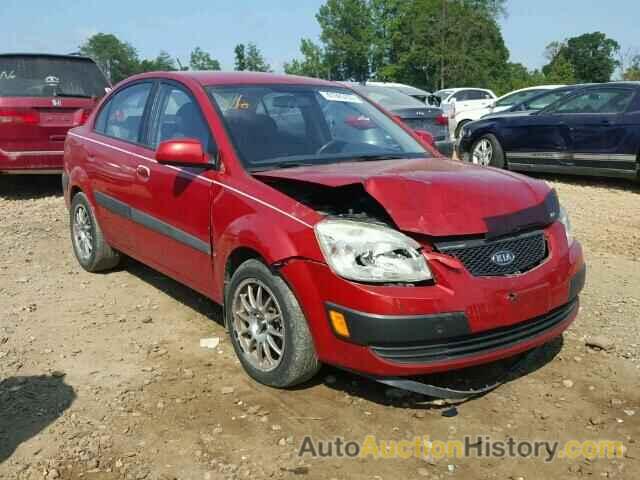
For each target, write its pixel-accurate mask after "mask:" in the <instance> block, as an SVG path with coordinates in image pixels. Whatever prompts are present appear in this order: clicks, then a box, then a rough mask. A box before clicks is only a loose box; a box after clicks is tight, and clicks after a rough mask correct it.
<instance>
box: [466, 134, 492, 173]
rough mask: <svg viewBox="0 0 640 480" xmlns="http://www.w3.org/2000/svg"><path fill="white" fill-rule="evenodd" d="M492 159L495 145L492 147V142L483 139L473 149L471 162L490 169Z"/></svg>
mask: <svg viewBox="0 0 640 480" xmlns="http://www.w3.org/2000/svg"><path fill="white" fill-rule="evenodd" d="M492 159H493V145H491V142H490V141H489V140H488V139H486V138H483V139H481V140H480V141H479V142H478V143H476V145H475V147H474V148H473V152H472V153H471V162H472V163H474V164H476V165H480V166H482V167H488V166H489V165H491V160H492Z"/></svg>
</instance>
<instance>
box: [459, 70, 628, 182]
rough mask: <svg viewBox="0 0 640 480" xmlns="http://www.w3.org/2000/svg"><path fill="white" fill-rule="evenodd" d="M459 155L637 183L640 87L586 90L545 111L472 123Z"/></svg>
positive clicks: (501, 164) (510, 165) (521, 168)
mask: <svg viewBox="0 0 640 480" xmlns="http://www.w3.org/2000/svg"><path fill="white" fill-rule="evenodd" d="M543 95H545V94H543ZM458 152H459V155H460V156H461V157H462V159H463V160H465V161H469V162H472V163H475V164H478V165H482V166H493V167H498V168H508V169H510V170H519V171H525V172H527V171H528V172H554V173H572V174H579V175H597V176H611V177H624V178H633V179H635V178H638V156H639V153H640V82H613V83H604V84H592V85H587V86H581V87H579V88H575V89H574V90H572V91H571V92H570V93H568V94H566V93H565V94H564V95H563V96H562V97H561V98H560V99H558V100H556V101H555V102H553V103H551V104H550V105H548V106H547V107H545V108H543V109H542V110H538V111H536V110H530V109H529V110H527V109H524V110H523V111H514V112H508V113H505V114H497V115H489V116H487V117H485V118H483V119H480V120H478V121H475V122H471V123H468V124H467V125H465V126H464V128H463V131H462V135H461V138H460V143H459V145H458Z"/></svg>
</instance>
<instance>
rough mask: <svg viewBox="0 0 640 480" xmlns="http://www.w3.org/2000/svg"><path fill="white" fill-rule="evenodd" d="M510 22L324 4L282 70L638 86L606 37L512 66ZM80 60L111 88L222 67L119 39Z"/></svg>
mask: <svg viewBox="0 0 640 480" xmlns="http://www.w3.org/2000/svg"><path fill="white" fill-rule="evenodd" d="M505 15H507V11H506V0H326V1H325V2H324V4H323V5H322V6H321V7H320V8H319V10H318V13H317V14H316V19H317V21H318V24H319V26H320V30H321V34H320V38H319V41H314V40H313V39H309V38H303V39H301V41H300V56H299V57H298V58H296V59H293V60H291V61H289V62H286V63H285V64H284V70H285V72H286V73H289V74H296V75H305V76H311V77H318V78H324V79H329V80H352V81H358V82H362V81H365V80H378V81H388V82H391V81H393V82H401V83H406V84H410V85H414V86H417V87H422V88H425V89H427V90H437V89H440V88H444V87H451V86H474V87H485V88H491V89H493V90H494V91H496V92H497V93H504V92H507V91H510V90H515V89H518V88H523V87H527V86H532V85H540V84H571V83H591V82H606V81H609V80H610V79H611V78H612V76H613V74H614V72H615V71H616V70H619V71H621V74H622V75H621V76H622V78H624V79H626V80H640V54H638V52H636V51H634V50H632V49H627V50H623V49H622V48H621V46H620V44H619V43H618V42H617V41H616V40H614V39H612V38H609V37H607V36H606V35H605V34H603V33H601V32H592V33H585V34H583V35H579V36H576V37H572V38H568V39H565V40H561V41H556V42H552V43H551V44H549V45H548V46H547V47H546V49H545V57H546V59H547V63H546V65H544V66H543V67H542V68H541V69H529V68H527V67H526V66H525V65H523V64H521V63H516V62H512V61H510V58H509V57H510V55H509V50H508V48H507V46H506V44H505V41H504V38H503V36H502V31H501V28H500V23H499V22H500V20H501V19H502V18H504V17H505ZM80 52H81V53H82V54H85V55H88V56H90V57H92V58H94V60H96V62H97V63H98V64H99V65H100V67H101V68H102V69H103V70H104V71H105V73H106V74H107V75H108V76H109V78H110V79H111V81H112V82H114V83H116V82H118V81H120V80H122V79H123V78H126V77H128V76H129V75H132V74H134V73H140V72H145V71H151V70H188V69H191V70H220V63H219V62H218V60H216V59H215V58H213V57H212V56H211V54H210V53H208V52H206V51H203V50H202V49H201V48H200V47H195V48H194V50H193V51H192V52H191V55H190V58H189V63H188V65H182V64H181V62H180V61H179V60H178V59H176V58H173V57H172V56H171V55H170V54H169V53H167V52H166V51H161V52H160V53H159V54H158V56H157V57H156V58H152V59H141V58H140V56H139V54H138V52H137V50H136V49H135V48H134V47H133V46H132V45H131V44H129V43H127V42H123V41H121V40H120V39H118V38H117V37H116V36H114V35H113V34H105V33H99V34H96V35H94V36H92V37H91V38H89V39H88V40H87V41H86V42H85V43H84V44H83V45H81V46H80ZM234 56H235V61H234V68H235V69H236V70H250V71H262V72H265V71H271V66H270V65H269V64H268V63H267V61H266V60H265V57H264V56H263V54H262V52H261V51H260V49H259V48H258V46H257V45H256V44H255V43H247V44H239V45H236V46H235V48H234Z"/></svg>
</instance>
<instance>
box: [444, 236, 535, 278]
mask: <svg viewBox="0 0 640 480" xmlns="http://www.w3.org/2000/svg"><path fill="white" fill-rule="evenodd" d="M435 247H436V249H437V250H438V251H439V252H441V253H444V254H447V255H451V256H452V257H455V258H457V259H458V260H460V261H461V262H462V264H463V265H464V266H465V268H466V269H467V270H469V272H471V275H473V276H476V277H481V276H499V275H515V274H518V273H523V272H526V271H528V270H531V269H532V268H534V267H536V266H537V265H540V263H542V261H543V260H544V259H545V258H547V242H546V240H545V238H544V233H543V232H541V231H535V232H531V233H526V234H523V235H518V236H515V237H508V238H504V239H500V240H484V239H479V240H468V241H455V242H441V243H436V244H435ZM511 257H513V258H512V259H511V262H507V261H506V260H509V259H510V258H511Z"/></svg>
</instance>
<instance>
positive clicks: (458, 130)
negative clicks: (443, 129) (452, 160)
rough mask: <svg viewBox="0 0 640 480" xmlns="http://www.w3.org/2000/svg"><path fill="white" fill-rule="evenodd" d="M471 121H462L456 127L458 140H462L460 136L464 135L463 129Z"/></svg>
mask: <svg viewBox="0 0 640 480" xmlns="http://www.w3.org/2000/svg"><path fill="white" fill-rule="evenodd" d="M470 121H471V120H461V121H460V123H458V125H456V140H458V139H459V138H460V134H461V133H462V127H464V126H465V125H466V124H467V123H469V122H470Z"/></svg>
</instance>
